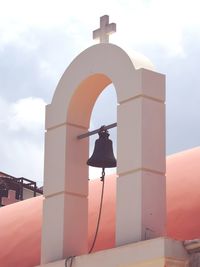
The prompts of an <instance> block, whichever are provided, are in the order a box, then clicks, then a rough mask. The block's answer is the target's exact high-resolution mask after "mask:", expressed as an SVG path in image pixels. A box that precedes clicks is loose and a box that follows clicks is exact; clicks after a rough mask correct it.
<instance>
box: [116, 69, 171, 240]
mask: <svg viewBox="0 0 200 267" xmlns="http://www.w3.org/2000/svg"><path fill="white" fill-rule="evenodd" d="M135 78H136V81H135V84H134V90H133V92H134V93H133V94H132V95H131V94H130V97H129V98H127V99H125V100H124V101H122V102H121V103H119V104H120V105H119V106H118V129H117V136H118V141H117V150H118V151H117V162H118V165H117V173H118V175H119V177H118V178H117V194H116V197H117V200H116V201H117V206H116V245H123V244H127V243H131V242H136V241H140V240H144V239H149V238H154V237H158V236H163V235H165V224H166V179H165V103H164V102H165V76H164V75H162V74H159V73H156V72H153V71H149V70H145V69H140V70H137V71H136V76H135Z"/></svg>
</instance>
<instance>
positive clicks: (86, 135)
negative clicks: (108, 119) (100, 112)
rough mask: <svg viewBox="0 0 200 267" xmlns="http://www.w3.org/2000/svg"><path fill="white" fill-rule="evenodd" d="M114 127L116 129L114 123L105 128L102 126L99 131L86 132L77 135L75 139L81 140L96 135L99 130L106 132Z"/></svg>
mask: <svg viewBox="0 0 200 267" xmlns="http://www.w3.org/2000/svg"><path fill="white" fill-rule="evenodd" d="M114 127H117V123H116V122H115V123H112V124H109V125H107V126H105V125H103V126H102V127H100V128H99V129H96V130H94V131H91V132H87V133H84V134H81V135H78V136H77V139H83V138H86V137H89V136H91V135H94V134H97V133H98V132H99V131H100V129H101V128H104V129H105V130H108V129H111V128H114Z"/></svg>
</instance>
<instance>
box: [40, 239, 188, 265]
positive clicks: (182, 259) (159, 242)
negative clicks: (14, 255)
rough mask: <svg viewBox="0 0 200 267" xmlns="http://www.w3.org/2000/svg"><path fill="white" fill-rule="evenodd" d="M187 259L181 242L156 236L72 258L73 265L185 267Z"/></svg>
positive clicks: (63, 262)
mask: <svg viewBox="0 0 200 267" xmlns="http://www.w3.org/2000/svg"><path fill="white" fill-rule="evenodd" d="M188 260H189V257H188V254H187V253H186V251H185V249H184V247H183V244H182V242H180V241H175V240H171V239H168V238H157V239H151V240H147V241H142V242H137V243H134V244H129V245H126V246H120V247H117V248H114V249H109V250H104V251H100V252H96V253H93V254H89V255H83V256H78V257H76V258H75V259H74V260H73V267H90V266H91V267H94V266H95V267H101V266H105V267H118V266H120V267H122V266H123V267H128V266H130V267H133V266H134V267H141V266H144V267H150V266H152V267H187V266H188ZM64 266H66V265H65V261H63V260H62V261H58V262H55V263H50V264H43V265H40V267H64Z"/></svg>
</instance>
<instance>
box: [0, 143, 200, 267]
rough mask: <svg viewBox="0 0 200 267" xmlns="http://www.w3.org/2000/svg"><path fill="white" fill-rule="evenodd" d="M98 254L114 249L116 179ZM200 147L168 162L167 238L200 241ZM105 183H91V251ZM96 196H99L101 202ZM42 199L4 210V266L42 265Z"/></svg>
mask: <svg viewBox="0 0 200 267" xmlns="http://www.w3.org/2000/svg"><path fill="white" fill-rule="evenodd" d="M105 183H106V184H105V195H104V196H105V197H104V206H103V211H102V219H101V225H100V230H99V235H98V239H97V243H96V250H100V249H105V248H110V247H113V246H114V229H115V222H114V218H115V176H114V175H113V176H108V177H107V179H106V182H105ZM199 187H200V147H198V148H194V149H191V150H187V151H184V152H181V153H177V154H174V155H172V156H169V157H168V158H167V234H168V236H170V237H172V238H174V239H180V240H184V239H193V238H197V237H200V219H199V216H200V215H199V214H200V201H199V199H200V190H199ZM100 193H101V182H99V181H98V180H95V181H91V182H90V195H89V247H90V246H91V242H92V238H93V236H94V231H95V227H96V220H97V212H98V208H99V201H100ZM96 196H99V198H97V197H96ZM41 220H42V197H36V198H31V199H28V200H25V201H23V202H19V203H16V204H12V205H9V206H6V207H3V208H1V209H0V229H1V230H0V240H1V242H0V265H1V266H3V267H13V266H20V267H32V266H35V265H38V264H39V261H40V240H41Z"/></svg>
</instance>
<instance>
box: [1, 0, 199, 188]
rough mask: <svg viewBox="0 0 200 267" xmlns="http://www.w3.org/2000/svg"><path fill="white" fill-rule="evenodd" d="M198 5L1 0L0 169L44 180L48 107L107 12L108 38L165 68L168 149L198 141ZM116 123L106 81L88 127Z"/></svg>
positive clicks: (172, 0)
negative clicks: (113, 24)
mask: <svg viewBox="0 0 200 267" xmlns="http://www.w3.org/2000/svg"><path fill="white" fill-rule="evenodd" d="M199 10H200V2H199V0H197V1H195V0H190V1H184V0H182V1H179V0H168V1H164V0H109V1H108V0H101V1H96V0H93V1H92V0H84V1H81V0H79V1H77V0H73V1H69V0H65V1H64V0H48V1H47V0H40V1H39V0H0V150H1V154H0V171H3V172H6V173H9V174H11V175H14V176H16V177H21V176H23V177H26V178H29V179H32V180H34V181H37V182H38V184H39V185H41V184H42V179H43V163H44V160H43V158H44V152H43V151H44V118H45V105H46V104H49V103H50V102H51V99H52V96H53V93H54V91H55V88H56V85H57V83H58V81H59V79H60V78H61V75H62V74H63V72H64V71H65V69H66V68H67V66H68V65H69V64H70V62H71V61H72V60H73V59H74V57H76V56H77V55H78V54H79V53H80V52H81V51H83V50H84V49H86V48H88V47H89V46H91V45H93V44H95V43H96V41H94V40H92V31H93V30H95V29H97V28H99V18H100V16H102V15H105V14H107V15H109V16H110V22H116V23H117V33H115V34H113V35H112V36H111V37H110V42H111V43H114V44H116V45H118V46H120V47H122V48H123V49H125V50H126V49H128V50H129V51H130V50H136V51H138V52H140V53H142V54H144V55H145V56H147V57H148V58H149V59H150V60H151V61H152V62H153V64H154V65H155V67H156V70H157V71H158V72H161V73H164V74H166V80H167V83H166V152H167V154H172V153H176V152H179V151H182V150H185V149H189V148H192V147H195V146H199V145H200V123H199V122H200V74H199V67H198V64H199V62H198V57H199V54H200V16H199ZM105 107H109V108H105ZM115 121H116V95H115V90H114V88H113V87H112V86H109V88H107V89H106V90H104V92H103V93H102V95H101V96H100V97H99V99H98V102H97V103H96V105H95V107H94V111H93V114H92V119H91V129H94V128H99V127H100V126H101V125H104V124H109V123H113V122H115ZM110 133H111V138H112V139H113V141H114V144H115V139H116V130H111V132H110ZM95 138H96V137H93V140H94V139H95ZM91 149H92V148H91Z"/></svg>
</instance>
